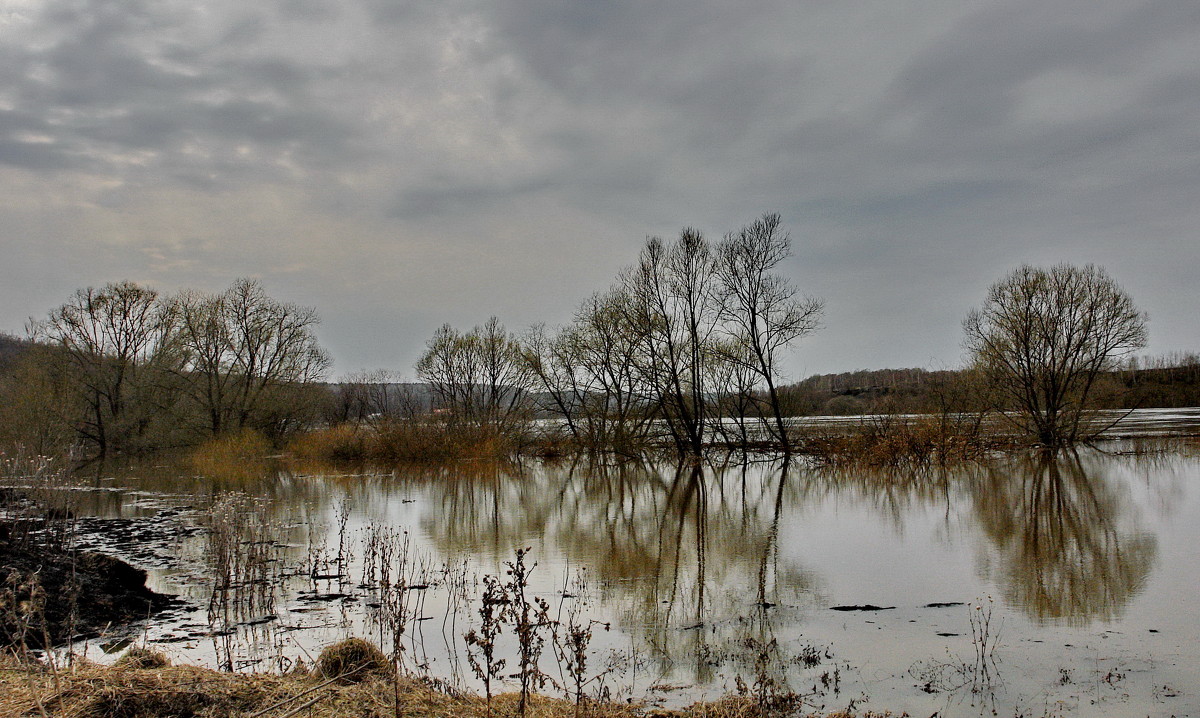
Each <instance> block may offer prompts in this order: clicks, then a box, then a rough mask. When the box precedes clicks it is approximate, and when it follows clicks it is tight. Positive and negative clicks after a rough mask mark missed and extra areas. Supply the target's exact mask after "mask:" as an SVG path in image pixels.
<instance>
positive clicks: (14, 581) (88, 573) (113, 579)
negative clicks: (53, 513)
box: [0, 543, 176, 648]
mask: <svg viewBox="0 0 1200 718" xmlns="http://www.w3.org/2000/svg"><path fill="white" fill-rule="evenodd" d="M0 554H3V555H4V557H5V561H4V568H3V569H2V572H3V574H4V576H3V581H4V584H3V588H0V643H3V644H4V645H9V646H18V647H21V646H24V647H28V648H45V647H46V645H47V644H49V645H58V644H61V643H64V642H66V641H67V640H68V639H69V638H72V637H75V638H83V637H87V636H95V635H100V634H101V633H103V632H104V631H105V630H107V629H109V628H111V627H113V626H117V625H120V624H124V623H130V622H132V621H136V620H138V619H143V618H147V617H148V616H151V615H154V614H157V613H161V612H162V611H164V610H166V609H168V608H171V607H172V606H174V605H176V601H175V599H174V598H173V597H171V596H167V595H164V594H161V593H156V592H154V591H151V590H150V589H149V588H146V572H145V571H143V570H142V569H140V568H135V567H133V566H131V565H129V564H127V563H125V562H124V561H122V560H120V559H116V558H113V557H111V556H106V555H104V554H100V553H90V552H85V553H75V552H70V551H52V550H45V549H42V548H37V547H34V548H25V549H22V548H21V547H17V546H12V545H9V544H7V543H2V544H0Z"/></svg>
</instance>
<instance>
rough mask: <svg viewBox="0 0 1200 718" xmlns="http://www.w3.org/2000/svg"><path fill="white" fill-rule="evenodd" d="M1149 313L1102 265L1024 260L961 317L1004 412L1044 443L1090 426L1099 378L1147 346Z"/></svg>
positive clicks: (1070, 438) (1062, 441)
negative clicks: (1035, 264) (1122, 358)
mask: <svg viewBox="0 0 1200 718" xmlns="http://www.w3.org/2000/svg"><path fill="white" fill-rule="evenodd" d="M1146 319H1147V318H1146V315H1145V313H1143V312H1141V311H1139V310H1138V308H1137V307H1136V306H1135V305H1134V303H1133V300H1132V299H1131V298H1130V296H1129V295H1128V294H1127V293H1126V292H1125V291H1124V290H1123V289H1122V288H1121V287H1120V285H1118V284H1117V283H1116V281H1114V280H1113V279H1112V278H1111V277H1110V276H1109V275H1108V273H1107V272H1105V271H1104V269H1102V268H1100V267H1097V266H1095V265H1091V264H1089V265H1087V266H1084V267H1075V266H1071V265H1067V264H1060V265H1057V266H1055V267H1052V268H1050V269H1042V268H1038V267H1032V266H1029V265H1024V266H1022V267H1019V268H1018V269H1016V270H1014V271H1013V272H1012V273H1011V274H1009V275H1008V276H1007V277H1005V278H1004V279H1001V280H1000V281H999V282H996V283H995V284H993V285H992V287H991V289H989V290H988V295H987V299H986V300H985V301H984V303H983V306H981V307H980V308H978V309H974V310H972V311H971V313H970V314H969V315H967V318H966V320H965V321H964V322H963V328H964V330H965V331H966V340H965V345H966V348H967V350H968V351H969V352H970V353H971V355H972V358H973V360H974V362H975V364H976V366H977V367H978V369H979V370H980V371H981V373H982V375H983V376H984V377H985V378H986V380H987V383H988V384H989V385H990V388H991V389H992V390H993V391H994V396H995V397H996V399H997V401H998V402H999V403H1000V408H1002V409H1006V410H1008V411H1007V412H1006V413H1005V414H1004V416H1006V417H1008V418H1009V419H1010V420H1012V421H1013V422H1014V423H1015V424H1016V425H1017V426H1018V427H1019V428H1020V429H1021V430H1023V431H1025V432H1027V433H1028V434H1030V435H1031V436H1033V437H1035V438H1036V439H1037V441H1038V442H1039V443H1041V444H1043V445H1045V446H1064V445H1068V444H1071V443H1073V442H1075V441H1076V440H1078V439H1080V438H1081V436H1082V434H1083V432H1084V431H1085V429H1086V428H1087V425H1088V423H1087V421H1086V417H1087V409H1088V401H1089V399H1090V398H1091V396H1092V392H1093V389H1094V387H1095V384H1096V379H1097V377H1099V376H1100V374H1101V373H1102V372H1103V371H1105V370H1107V369H1109V368H1111V367H1112V366H1113V362H1114V360H1115V359H1116V358H1117V357H1119V356H1122V355H1125V354H1128V353H1129V352H1132V351H1134V350H1136V349H1139V348H1141V347H1143V346H1145V344H1146Z"/></svg>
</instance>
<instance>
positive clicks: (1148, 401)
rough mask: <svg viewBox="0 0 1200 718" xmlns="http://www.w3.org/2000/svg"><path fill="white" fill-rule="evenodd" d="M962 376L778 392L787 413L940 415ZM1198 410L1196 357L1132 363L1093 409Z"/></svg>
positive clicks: (849, 376) (1111, 375) (846, 378)
mask: <svg viewBox="0 0 1200 718" xmlns="http://www.w3.org/2000/svg"><path fill="white" fill-rule="evenodd" d="M971 381H972V378H971V376H970V373H969V372H967V371H963V370H928V369H918V368H909V369H873V370H871V369H860V370H858V371H850V372H841V373H838V374H814V375H812V376H810V377H808V378H807V379H804V380H803V381H800V382H797V383H794V384H788V385H786V386H783V387H781V388H780V394H781V395H782V396H783V402H784V405H785V406H786V408H787V410H788V413H790V414H792V415H797V416H805V415H831V416H838V415H855V414H875V413H894V412H900V413H931V412H934V413H936V412H938V411H940V410H941V409H942V407H943V406H944V402H945V397H946V392H947V391H948V388H949V387H958V388H960V389H962V390H965V389H966V388H967V387H969V385H970V384H971ZM1192 406H1200V355H1197V354H1192V353H1174V354H1168V355H1165V356H1161V357H1131V358H1129V359H1126V360H1125V361H1124V362H1122V363H1121V364H1120V365H1119V367H1118V368H1117V369H1115V370H1112V371H1107V372H1104V373H1103V374H1101V376H1100V386H1099V388H1098V389H1097V391H1096V399H1095V405H1094V407H1095V408H1098V409H1132V408H1147V409H1148V408H1180V407H1192Z"/></svg>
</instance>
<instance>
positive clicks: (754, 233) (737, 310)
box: [716, 214, 824, 451]
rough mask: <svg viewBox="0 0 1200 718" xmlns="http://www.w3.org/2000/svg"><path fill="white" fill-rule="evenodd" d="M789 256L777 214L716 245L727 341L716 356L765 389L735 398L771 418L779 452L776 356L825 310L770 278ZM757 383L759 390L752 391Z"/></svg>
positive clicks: (782, 435)
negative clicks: (751, 401)
mask: <svg viewBox="0 0 1200 718" xmlns="http://www.w3.org/2000/svg"><path fill="white" fill-rule="evenodd" d="M791 253H792V249H791V240H790V238H789V237H788V234H787V232H785V231H783V229H782V227H781V224H780V219H779V215H778V214H766V215H763V216H762V218H761V219H759V220H757V221H755V222H752V223H751V224H748V225H746V226H745V227H743V228H742V229H741V231H740V232H733V233H730V234H728V235H726V237H725V239H724V241H722V242H721V243H720V244H719V245H718V246H717V262H716V269H717V276H718V278H719V279H720V288H721V292H722V302H721V308H722V311H723V312H724V319H725V322H724V324H725V326H726V327H727V332H728V334H729V337H730V340H731V341H729V342H726V343H724V344H722V345H718V347H724V348H726V351H722V352H721V353H722V358H723V359H724V360H725V361H726V362H729V363H732V364H735V365H737V367H736V368H737V370H740V371H741V372H742V373H743V375H745V374H748V375H749V376H751V377H754V379H755V381H754V383H752V384H751V385H750V387H748V388H753V389H763V390H764V391H763V394H765V396H763V397H762V399H760V398H759V397H760V396H762V394H760V393H759V392H756V391H744V392H739V393H744V395H745V396H747V397H749V398H752V399H754V400H755V402H756V403H757V404H759V405H760V406H759V407H758V408H759V409H760V412H761V413H762V414H764V415H770V417H771V418H772V419H773V424H772V425H769V426H771V433H773V434H774V435H775V440H776V442H777V443H778V444H779V445H780V446H781V447H782V448H783V450H784V451H788V450H790V448H791V444H790V442H789V441H788V437H787V430H786V428H785V426H784V421H783V408H782V405H781V402H780V398H779V387H778V381H779V361H780V353H781V352H782V351H783V350H784V349H785V348H787V347H788V346H790V345H791V344H792V343H793V342H795V341H796V340H797V339H801V338H803V337H805V336H807V335H809V334H811V333H812V332H813V331H815V330H816V329H817V328H818V327H819V326H820V321H821V313H822V311H823V310H824V302H822V301H821V300H819V299H813V298H811V297H800V296H797V290H796V288H795V287H794V286H793V285H792V284H791V282H789V281H788V280H787V279H786V278H785V277H783V276H781V275H779V274H776V273H775V270H776V268H777V267H778V266H779V264H780V263H781V262H783V261H784V260H785V259H787V258H788V257H789V256H791ZM757 382H761V386H755V384H757ZM764 399H765V401H764ZM764 403H765V404H766V406H761V404H764Z"/></svg>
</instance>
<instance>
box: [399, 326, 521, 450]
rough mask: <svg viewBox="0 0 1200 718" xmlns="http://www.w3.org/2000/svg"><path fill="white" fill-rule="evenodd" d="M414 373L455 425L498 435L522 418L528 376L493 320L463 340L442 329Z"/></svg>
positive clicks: (513, 343)
mask: <svg viewBox="0 0 1200 718" xmlns="http://www.w3.org/2000/svg"><path fill="white" fill-rule="evenodd" d="M416 369H417V375H418V376H419V377H420V378H421V380H422V381H425V382H427V383H429V384H430V386H431V387H432V389H433V392H434V393H435V394H436V395H437V397H438V398H439V400H440V401H441V403H442V404H443V408H445V409H448V410H449V411H450V412H451V416H452V418H453V419H454V420H456V421H466V422H470V423H473V424H476V425H481V426H487V427H491V428H495V429H500V430H503V429H508V428H512V426H513V425H514V424H515V423H516V422H518V421H520V420H522V419H524V418H525V417H526V415H527V409H528V392H529V389H530V387H531V386H532V384H533V373H532V370H531V368H530V366H529V363H528V362H527V361H526V357H525V353H524V350H523V348H522V347H521V343H520V341H518V339H517V338H516V337H515V336H513V335H512V334H510V333H509V332H508V330H507V329H505V328H504V325H502V324H500V321H499V320H498V319H497V318H496V317H492V318H491V319H489V320H488V321H487V322H486V323H485V324H483V325H482V326H477V327H475V328H474V329H472V330H471V331H469V332H466V333H465V334H464V333H461V332H459V331H457V330H456V329H454V328H453V327H451V326H450V325H449V324H446V325H443V326H442V327H440V328H439V329H438V330H437V331H436V332H435V333H434V335H433V337H431V338H430V340H429V341H428V342H427V343H426V350H425V353H424V354H423V355H422V356H421V358H420V359H419V360H418V361H417V367H416Z"/></svg>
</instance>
